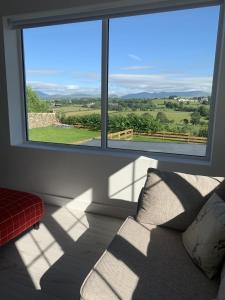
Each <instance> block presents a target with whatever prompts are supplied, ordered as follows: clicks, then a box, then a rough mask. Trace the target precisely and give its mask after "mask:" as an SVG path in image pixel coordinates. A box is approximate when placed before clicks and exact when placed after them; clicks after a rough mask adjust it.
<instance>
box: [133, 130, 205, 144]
mask: <svg viewBox="0 0 225 300" xmlns="http://www.w3.org/2000/svg"><path fill="white" fill-rule="evenodd" d="M138 134H139V135H142V136H151V137H153V138H154V137H155V138H160V139H162V140H165V141H166V140H174V141H177V142H186V143H191V144H206V143H207V138H205V137H199V136H192V135H190V134H189V133H174V132H156V133H138Z"/></svg>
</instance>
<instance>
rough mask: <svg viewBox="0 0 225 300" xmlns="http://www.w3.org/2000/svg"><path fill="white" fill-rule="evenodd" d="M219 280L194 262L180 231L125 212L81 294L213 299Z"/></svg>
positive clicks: (113, 298) (139, 299) (93, 298)
mask: <svg viewBox="0 0 225 300" xmlns="http://www.w3.org/2000/svg"><path fill="white" fill-rule="evenodd" d="M217 289H218V283H217V282H216V281H215V280H209V279H208V278H206V277H205V275H204V274H203V273H202V272H201V271H200V270H199V269H198V268H197V267H196V266H195V265H194V264H193V263H192V261H191V259H190V258H189V256H188V254H187V253H186V251H185V249H184V247H183V244H182V240H181V233H179V232H178V231H174V230H170V229H166V228H162V227H156V226H153V225H145V226H144V225H142V224H139V223H138V222H136V221H135V220H134V219H132V218H130V217H129V218H128V219H127V220H126V221H125V222H124V224H123V225H122V227H121V229H120V230H119V232H118V233H117V235H116V236H115V238H114V239H113V241H112V243H111V244H110V246H109V248H108V250H107V251H105V253H104V254H103V256H102V257H101V258H100V260H99V261H98V262H97V264H96V265H95V266H94V268H93V269H92V271H91V272H90V274H89V275H88V277H87V278H86V280H85V282H84V283H83V285H82V288H81V299H84V300H118V299H120V300H131V299H132V300H145V299H146V300H147V299H151V300H165V299H169V300H191V299H194V300H212V298H213V297H215V296H216V293H217Z"/></svg>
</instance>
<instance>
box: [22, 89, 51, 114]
mask: <svg viewBox="0 0 225 300" xmlns="http://www.w3.org/2000/svg"><path fill="white" fill-rule="evenodd" d="M26 94H27V108H28V112H36V113H41V112H51V111H52V110H51V109H50V104H49V103H48V102H47V101H44V100H41V99H40V98H39V97H38V95H37V94H36V93H35V92H34V91H33V90H32V88H31V87H30V86H28V87H27V88H26Z"/></svg>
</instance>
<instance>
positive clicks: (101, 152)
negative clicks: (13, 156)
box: [12, 141, 212, 167]
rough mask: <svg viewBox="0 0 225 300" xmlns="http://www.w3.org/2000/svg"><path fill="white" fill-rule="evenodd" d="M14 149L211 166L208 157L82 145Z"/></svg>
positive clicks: (27, 145)
mask: <svg viewBox="0 0 225 300" xmlns="http://www.w3.org/2000/svg"><path fill="white" fill-rule="evenodd" d="M12 147H15V148H20V149H32V150H43V151H54V152H59V153H72V154H81V155H93V156H95V155H96V156H105V157H118V158H126V159H132V160H136V159H138V158H142V159H146V160H149V159H152V160H158V161H162V162H170V163H171V162H174V163H181V164H187V163H188V164H193V165H201V166H208V167H210V166H211V163H212V162H211V160H210V159H209V158H208V157H207V156H204V157H200V156H191V155H182V154H168V153H161V152H150V151H149V152H147V151H137V150H127V149H113V148H107V149H103V148H100V147H94V146H82V145H65V144H54V143H43V142H30V141H27V142H24V143H21V144H14V145H12Z"/></svg>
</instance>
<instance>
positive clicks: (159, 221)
mask: <svg viewBox="0 0 225 300" xmlns="http://www.w3.org/2000/svg"><path fill="white" fill-rule="evenodd" d="M223 179H224V178H222V177H217V178H216V177H207V176H198V175H190V174H184V173H174V172H165V171H160V170H157V169H153V168H150V169H149V170H148V174H147V180H146V183H145V186H144V189H143V191H142V196H141V197H140V200H139V204H138V212H137V216H136V220H137V221H138V222H140V223H144V224H154V225H161V226H164V227H168V228H172V229H176V230H180V231H184V230H186V229H187V227H188V226H189V225H190V224H191V223H192V222H193V220H194V218H195V217H196V215H197V214H198V212H199V210H200V209H201V207H202V205H203V204H204V203H205V202H206V200H207V199H208V197H209V196H210V193H211V192H212V191H213V190H214V189H215V188H216V187H217V186H218V185H219V184H220V183H221V181H222V180H223Z"/></svg>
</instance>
